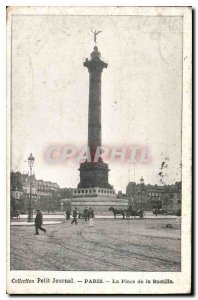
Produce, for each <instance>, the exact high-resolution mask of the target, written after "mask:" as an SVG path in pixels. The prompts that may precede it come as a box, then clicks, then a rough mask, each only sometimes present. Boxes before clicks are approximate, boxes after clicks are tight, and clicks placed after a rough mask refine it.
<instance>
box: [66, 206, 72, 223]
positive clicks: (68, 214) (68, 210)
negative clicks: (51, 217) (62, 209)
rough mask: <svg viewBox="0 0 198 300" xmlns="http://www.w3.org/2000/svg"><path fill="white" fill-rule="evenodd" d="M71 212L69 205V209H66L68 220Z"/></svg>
mask: <svg viewBox="0 0 198 300" xmlns="http://www.w3.org/2000/svg"><path fill="white" fill-rule="evenodd" d="M70 214H71V210H70V208H69V207H67V210H66V220H69V219H70Z"/></svg>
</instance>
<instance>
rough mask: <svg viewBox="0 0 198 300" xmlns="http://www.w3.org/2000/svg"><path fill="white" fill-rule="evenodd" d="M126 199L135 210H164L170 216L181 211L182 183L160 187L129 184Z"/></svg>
mask: <svg viewBox="0 0 198 300" xmlns="http://www.w3.org/2000/svg"><path fill="white" fill-rule="evenodd" d="M126 197H127V199H129V201H130V202H131V203H132V205H133V206H134V208H140V207H142V208H143V209H145V210H153V209H155V208H159V209H163V210H164V211H166V212H167V213H169V214H171V213H172V214H175V213H177V212H178V211H179V210H181V182H176V183H175V184H174V185H164V186H159V185H157V184H155V185H151V184H144V185H143V186H142V185H141V184H139V183H135V182H129V183H128V185H127V187H126Z"/></svg>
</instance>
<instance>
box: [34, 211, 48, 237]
mask: <svg viewBox="0 0 198 300" xmlns="http://www.w3.org/2000/svg"><path fill="white" fill-rule="evenodd" d="M42 225H43V214H42V212H41V211H40V209H37V214H36V218H35V228H36V235H38V234H39V229H40V230H41V231H43V232H44V233H46V229H45V228H43V227H41V226H42Z"/></svg>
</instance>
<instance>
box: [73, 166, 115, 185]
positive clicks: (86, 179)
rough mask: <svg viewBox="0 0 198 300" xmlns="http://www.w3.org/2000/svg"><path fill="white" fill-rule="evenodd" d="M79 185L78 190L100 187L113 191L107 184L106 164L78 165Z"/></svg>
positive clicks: (107, 169)
mask: <svg viewBox="0 0 198 300" xmlns="http://www.w3.org/2000/svg"><path fill="white" fill-rule="evenodd" d="M79 171H80V183H79V184H78V188H89V187H101V188H106V189H113V186H112V185H110V184H109V182H108V173H109V171H110V170H109V168H108V164H106V163H103V162H102V161H101V162H84V163H82V164H80V168H79Z"/></svg>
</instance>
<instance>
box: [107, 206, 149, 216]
mask: <svg viewBox="0 0 198 300" xmlns="http://www.w3.org/2000/svg"><path fill="white" fill-rule="evenodd" d="M109 211H112V213H113V215H114V218H116V216H117V215H121V216H122V217H123V219H125V218H127V219H129V218H130V217H134V218H136V217H139V218H146V214H145V212H144V210H143V209H140V208H138V209H136V210H134V209H132V208H131V207H128V208H127V209H116V208H114V207H112V206H111V207H109Z"/></svg>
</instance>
